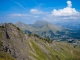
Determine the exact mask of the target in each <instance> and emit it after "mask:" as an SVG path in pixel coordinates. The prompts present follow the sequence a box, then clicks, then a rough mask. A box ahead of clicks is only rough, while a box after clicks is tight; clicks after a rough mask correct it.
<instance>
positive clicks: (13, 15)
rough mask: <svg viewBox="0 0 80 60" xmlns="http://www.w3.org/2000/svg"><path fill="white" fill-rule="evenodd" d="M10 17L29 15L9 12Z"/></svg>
mask: <svg viewBox="0 0 80 60" xmlns="http://www.w3.org/2000/svg"><path fill="white" fill-rule="evenodd" d="M9 16H12V17H22V16H30V15H29V14H10V15H9Z"/></svg>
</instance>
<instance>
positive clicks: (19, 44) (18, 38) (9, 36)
mask: <svg viewBox="0 0 80 60" xmlns="http://www.w3.org/2000/svg"><path fill="white" fill-rule="evenodd" d="M0 33H1V34H0V35H1V37H0V41H1V42H3V45H2V48H1V51H4V52H7V53H9V54H11V55H12V56H13V57H14V58H16V59H17V60H27V54H25V52H24V50H23V49H26V50H27V48H26V45H25V40H26V38H25V35H24V34H23V32H22V31H21V30H20V29H19V28H18V27H16V26H15V25H13V24H12V23H8V24H7V23H5V24H4V25H3V26H2V27H0Z"/></svg>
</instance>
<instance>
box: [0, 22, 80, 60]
mask: <svg viewBox="0 0 80 60" xmlns="http://www.w3.org/2000/svg"><path fill="white" fill-rule="evenodd" d="M20 25H21V26H22V25H23V26H26V25H25V24H20ZM28 26H29V25H28ZM28 26H26V27H28ZM47 26H48V25H47ZM53 27H54V26H50V27H49V28H53ZM22 28H25V27H22ZM28 28H32V27H28ZM45 29H46V27H45ZM23 30H24V29H23ZM56 30H60V29H59V28H56ZM60 31H61V30H60ZM77 44H78V45H75V46H74V45H72V44H69V43H67V42H60V41H53V40H50V39H48V38H42V37H40V36H38V35H36V34H24V33H23V31H22V30H21V29H20V28H18V27H16V26H15V25H14V24H12V23H4V24H2V25H1V26H0V60H80V42H77Z"/></svg>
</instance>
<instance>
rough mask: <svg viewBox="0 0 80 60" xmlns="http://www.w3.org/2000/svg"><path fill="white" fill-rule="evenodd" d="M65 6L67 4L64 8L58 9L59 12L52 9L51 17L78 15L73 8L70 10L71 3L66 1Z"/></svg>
mask: <svg viewBox="0 0 80 60" xmlns="http://www.w3.org/2000/svg"><path fill="white" fill-rule="evenodd" d="M67 4H68V6H67V7H66V8H63V9H59V10H56V9H54V10H53V11H52V14H51V15H53V16H72V15H78V13H79V12H78V11H76V9H75V8H72V3H71V1H67Z"/></svg>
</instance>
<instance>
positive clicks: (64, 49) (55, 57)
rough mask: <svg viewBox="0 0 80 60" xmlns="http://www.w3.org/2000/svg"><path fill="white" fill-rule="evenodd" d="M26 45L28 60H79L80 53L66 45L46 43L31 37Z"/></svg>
mask: <svg viewBox="0 0 80 60" xmlns="http://www.w3.org/2000/svg"><path fill="white" fill-rule="evenodd" d="M26 44H27V45H28V46H29V49H30V52H29V56H30V60H31V59H34V60H80V51H79V50H78V49H76V48H73V46H72V45H70V44H68V43H61V42H55V41H54V42H52V43H47V42H45V41H43V40H40V39H38V38H35V37H33V36H31V37H29V38H28V40H27V41H26Z"/></svg>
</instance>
